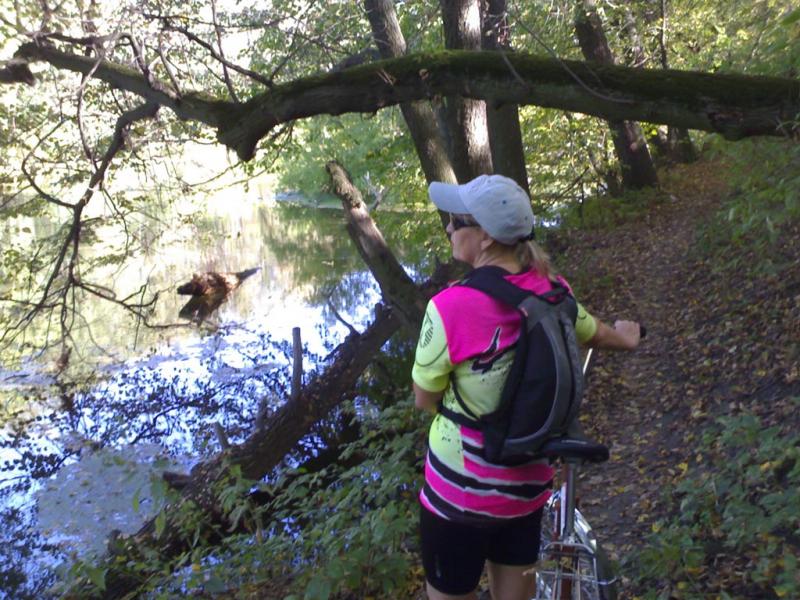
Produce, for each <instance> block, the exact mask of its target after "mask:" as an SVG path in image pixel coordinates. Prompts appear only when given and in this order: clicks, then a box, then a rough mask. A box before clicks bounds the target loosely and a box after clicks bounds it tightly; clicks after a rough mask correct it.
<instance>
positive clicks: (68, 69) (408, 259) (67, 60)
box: [0, 0, 800, 600]
mask: <svg viewBox="0 0 800 600" xmlns="http://www.w3.org/2000/svg"><path fill="white" fill-rule="evenodd" d="M0 6H2V10H0V40H2V45H0V48H2V52H0V84H2V85H0V95H2V103H0V113H1V114H2V119H0V153H2V156H3V165H4V166H3V169H2V170H1V171H0V185H1V187H0V190H1V192H2V193H1V194H0V220H1V224H0V236H2V237H0V239H2V244H1V245H0V522H1V523H2V530H3V534H2V539H3V543H2V544H0V546H2V547H1V548H0V597H8V598H43V597H63V598H94V597H97V598H136V597H142V598H173V597H186V596H195V597H203V598H276V599H277V598H280V599H285V600H289V599H300V598H304V599H308V600H317V599H318V600H325V599H328V598H330V599H342V600H344V599H356V598H358V599H364V600H366V599H368V598H415V599H416V598H419V599H422V598H425V595H424V586H423V579H424V576H423V573H422V566H421V562H420V557H419V542H418V534H417V521H418V512H419V503H418V501H417V494H418V492H419V489H420V487H421V484H422V465H423V460H424V454H425V444H426V433H427V429H428V427H429V426H430V416H429V415H427V414H424V413H422V412H420V411H415V410H414V402H413V394H412V391H411V378H410V373H411V365H412V363H413V355H414V348H415V347H416V342H417V336H418V334H419V330H420V325H421V323H422V318H423V314H424V311H425V307H426V305H427V303H428V301H429V300H430V298H431V297H432V296H433V295H435V294H436V293H437V292H438V291H440V290H441V289H442V288H443V287H444V286H446V285H447V283H448V282H449V281H452V280H454V279H458V278H459V277H460V276H462V275H463V274H464V273H465V272H466V270H465V265H464V264H461V263H458V262H457V261H454V260H453V259H452V256H451V253H450V245H449V243H448V238H447V236H446V235H445V233H444V226H445V225H446V223H447V215H446V214H444V213H441V214H440V213H438V212H437V211H436V210H435V209H434V208H433V206H432V205H431V204H430V202H429V201H428V197H427V192H426V189H427V185H428V184H429V183H430V182H433V181H442V182H449V183H456V182H459V183H464V182H466V181H469V180H471V179H472V178H474V177H476V176H477V175H480V174H484V173H498V174H503V175H506V176H507V177H510V178H512V179H513V180H515V181H516V182H517V183H518V184H519V185H520V186H521V187H522V188H523V189H524V190H525V191H527V192H528V193H529V195H530V198H531V202H532V206H533V210H534V215H535V218H536V225H535V235H536V239H537V240H538V241H539V243H540V244H541V245H542V246H543V247H544V248H545V249H546V250H547V251H548V252H549V253H550V255H551V256H552V258H553V261H554V263H555V265H556V266H557V268H558V271H559V272H560V273H563V274H564V276H565V277H566V278H567V279H569V281H570V282H571V284H572V286H573V288H574V289H575V290H576V293H577V295H579V296H580V298H581V301H582V302H584V303H585V304H586V305H587V306H588V307H590V308H591V310H592V312H593V313H595V314H597V315H599V316H601V317H603V318H604V319H607V320H609V321H610V322H613V319H614V318H616V317H626V318H635V319H636V320H640V321H642V322H643V323H645V324H646V326H647V329H648V336H647V339H646V340H645V341H644V342H643V343H642V345H641V348H640V349H639V351H637V352H636V353H634V354H632V355H629V356H622V355H618V354H613V353H607V354H602V353H601V354H600V356H599V357H597V359H596V362H595V365H594V367H593V370H592V371H591V373H590V374H589V377H588V388H587V395H586V399H585V406H584V411H583V414H582V415H581V421H582V423H583V426H584V428H585V429H586V430H587V432H589V433H590V434H591V435H592V436H593V437H594V438H595V439H600V440H602V441H603V442H604V443H606V444H607V445H608V446H609V447H610V449H611V459H610V460H609V461H608V462H607V463H604V464H603V465H598V466H593V467H592V468H590V469H586V471H585V472H583V473H582V481H581V490H582V493H583V494H584V497H583V498H582V502H581V510H582V511H583V512H584V513H585V514H586V515H587V517H588V519H589V520H590V521H591V523H592V526H593V527H594V529H595V530H596V532H597V535H598V537H599V538H600V540H601V543H602V544H603V546H604V548H605V549H606V552H607V553H608V555H609V556H610V558H611V560H612V562H613V565H614V570H615V572H616V573H618V578H619V583H618V586H617V587H618V591H619V597H620V598H629V599H634V598H648V599H654V600H655V599H664V600H666V599H671V598H676V599H695V598H696V599H701V598H702V599H706V598H720V599H728V598H797V597H800V567H799V566H798V556H800V460H798V458H800V437H798V434H797V431H798V425H800V418H799V417H798V416H797V415H798V414H800V410H798V405H800V319H798V317H797V315H798V310H799V309H800V261H799V260H798V258H799V257H798V251H800V244H798V242H797V240H798V239H800V146H799V145H798V137H800V77H799V74H800V8H797V7H796V6H795V5H793V3H792V2H790V1H788V0H751V1H749V2H743V1H742V0H728V1H726V2H722V1H720V0H629V1H623V2H611V1H608V0H531V1H529V2H513V1H510V0H441V1H440V2H439V3H432V2H420V1H417V0H407V1H404V0H398V1H392V0H364V1H363V2H342V1H331V2H317V1H316V0H284V1H283V2H274V3H273V2H272V1H271V0H260V1H252V0H238V1H236V2H233V1H231V0H188V1H187V0H184V1H181V2H177V1H175V0H144V1H139V2H127V1H125V0H123V1H122V2H108V1H107V0H63V1H62V2H60V3H56V2H54V1H52V0H37V1H36V2H19V1H18V0H14V1H11V0H0ZM193 273H194V275H193ZM259 286H260V287H259ZM184 302H185V304H184ZM181 305H182V306H181ZM189 356H191V358H192V362H191V366H186V365H188V364H189V362H181V360H182V359H183V358H185V357H189ZM484 583H485V582H482V588H481V597H482V598H488V597H489V595H488V592H487V591H486V589H485V588H486V586H485V585H484Z"/></svg>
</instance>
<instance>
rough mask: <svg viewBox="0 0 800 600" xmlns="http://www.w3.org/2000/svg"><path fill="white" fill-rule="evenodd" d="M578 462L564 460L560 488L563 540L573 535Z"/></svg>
mask: <svg viewBox="0 0 800 600" xmlns="http://www.w3.org/2000/svg"><path fill="white" fill-rule="evenodd" d="M578 463H579V461H577V460H575V459H564V470H563V484H562V486H561V511H562V512H561V516H562V523H563V532H564V534H563V536H564V539H569V538H571V537H572V536H573V535H574V533H575V502H576V500H575V498H576V490H575V476H576V472H577V470H578Z"/></svg>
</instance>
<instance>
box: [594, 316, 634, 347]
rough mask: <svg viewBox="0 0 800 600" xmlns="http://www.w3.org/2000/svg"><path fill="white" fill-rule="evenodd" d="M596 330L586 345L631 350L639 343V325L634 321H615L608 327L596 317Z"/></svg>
mask: <svg viewBox="0 0 800 600" xmlns="http://www.w3.org/2000/svg"><path fill="white" fill-rule="evenodd" d="M596 322H597V331H596V332H595V334H594V337H592V338H591V339H590V340H589V341H588V342H586V345H587V346H589V347H590V348H599V349H603V350H633V349H634V348H636V346H638V345H639V340H640V339H641V327H640V325H639V323H637V322H636V321H617V322H615V323H614V327H613V328H612V327H609V326H608V325H606V324H605V323H603V322H602V321H601V320H600V319H596Z"/></svg>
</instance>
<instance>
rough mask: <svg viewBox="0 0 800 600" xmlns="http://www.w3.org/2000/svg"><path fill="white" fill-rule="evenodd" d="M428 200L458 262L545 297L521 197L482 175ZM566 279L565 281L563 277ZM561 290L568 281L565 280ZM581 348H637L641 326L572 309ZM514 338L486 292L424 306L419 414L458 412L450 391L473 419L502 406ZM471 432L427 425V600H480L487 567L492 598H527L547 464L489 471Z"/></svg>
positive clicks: (544, 272)
mask: <svg viewBox="0 0 800 600" xmlns="http://www.w3.org/2000/svg"><path fill="white" fill-rule="evenodd" d="M428 191H429V195H430V198H431V200H432V201H433V203H434V204H435V205H436V206H437V207H438V208H439V209H441V210H443V211H446V212H448V213H450V215H451V218H450V223H449V225H448V226H447V234H448V237H449V238H450V243H451V244H452V248H453V257H454V258H456V259H458V260H461V261H464V262H466V263H467V264H469V265H471V266H472V267H473V268H477V267H482V266H486V265H494V266H495V267H500V268H502V269H504V270H505V271H507V272H508V274H507V275H505V278H506V279H507V280H508V281H510V282H511V283H513V284H515V285H517V286H519V287H521V288H524V289H528V290H531V291H533V292H535V293H537V294H542V293H545V292H547V291H549V290H550V289H551V288H552V282H553V281H554V280H555V279H556V278H555V276H554V275H553V274H552V273H551V270H550V265H549V260H548V257H547V255H546V254H545V253H544V252H543V251H542V250H541V249H540V248H539V247H538V246H537V245H536V244H535V243H533V242H532V241H531V240H532V230H533V212H532V210H531V204H530V199H529V198H528V195H527V193H525V191H524V190H522V188H520V187H519V186H518V185H517V184H516V183H515V182H514V181H513V180H511V179H509V178H507V177H503V176H501V175H481V176H480V177H478V178H476V179H474V180H472V181H470V182H469V183H466V184H464V185H453V184H445V183H439V182H434V183H432V184H431V185H430V188H429V190H428ZM561 281H562V282H563V280H561ZM563 283H566V282H563ZM578 309H579V310H578V318H577V321H576V326H575V331H576V335H577V338H578V341H579V342H581V343H583V344H585V345H588V346H591V347H596V348H608V349H616V350H632V349H634V348H635V347H636V346H637V345H638V343H639V325H638V324H637V323H634V322H632V321H617V322H616V323H615V325H614V328H611V327H609V326H607V325H605V324H603V323H602V322H601V321H599V320H597V319H595V318H594V317H592V316H591V315H590V314H589V313H587V312H586V311H585V310H584V309H583V307H582V306H580V305H579V306H578ZM519 333H520V323H519V315H518V313H517V312H516V311H515V310H514V309H513V308H512V307H509V306H507V305H504V304H502V303H500V302H497V301H495V300H494V299H492V298H490V297H489V296H487V295H485V294H483V293H482V292H480V291H478V290H475V289H472V288H469V287H466V286H453V287H449V288H447V289H445V290H443V291H442V292H440V293H439V294H437V295H436V296H435V297H434V298H433V299H432V300H431V301H430V303H429V304H428V308H427V310H426V314H425V319H424V322H423V325H422V331H421V334H420V340H419V345H418V346H417V352H416V357H415V362H414V369H413V372H412V378H413V380H414V394H415V399H416V406H417V408H420V409H424V410H429V411H436V408H437V406H438V405H439V403H440V402H443V403H444V405H445V406H447V408H449V409H451V410H454V411H456V412H460V413H462V414H463V412H464V411H463V409H462V408H461V407H460V405H459V403H458V402H457V401H456V400H455V398H454V396H453V392H452V389H451V386H450V380H451V378H453V379H454V380H455V381H456V382H457V388H458V390H459V393H460V395H461V397H462V400H463V401H464V402H465V404H466V405H467V408H469V409H470V411H471V412H473V413H474V414H475V415H482V414H486V413H489V412H491V411H492V410H494V409H495V408H496V407H497V404H498V402H499V399H500V393H501V391H502V389H503V383H504V381H505V378H506V375H507V373H508V370H509V367H510V366H511V362H512V360H513V346H514V343H515V342H516V340H517V338H518V336H519ZM482 443H483V438H482V434H481V432H480V431H478V430H474V429H470V428H468V427H465V426H463V425H458V424H456V423H454V422H453V421H451V420H450V419H448V418H446V417H444V416H443V415H442V414H437V415H436V417H435V418H434V420H433V423H432V424H431V429H430V434H429V438H428V444H429V449H428V454H427V457H426V461H425V485H424V487H423V489H422V491H421V492H420V503H421V505H422V506H421V518H420V523H421V526H420V531H421V541H422V559H423V565H424V567H425V577H426V580H427V592H428V597H429V598H430V599H431V600H445V599H464V600H469V599H475V598H477V595H476V588H477V586H478V581H479V579H480V576H481V573H482V571H483V567H484V564H487V567H488V574H489V584H490V587H491V591H492V598H494V599H495V600H517V599H519V600H523V599H525V598H529V597H530V596H531V595H532V594H533V588H534V584H535V580H534V577H533V576H532V575H525V572H526V571H530V569H531V567H532V566H533V564H534V563H535V562H536V559H537V556H538V553H539V548H538V544H539V535H540V528H541V516H542V507H543V506H544V504H545V503H546V502H547V500H548V498H549V496H550V484H551V480H552V478H553V470H552V468H551V467H550V466H549V465H548V464H547V462H546V461H543V460H535V461H532V462H529V463H525V464H522V465H515V466H502V465H495V464H490V463H487V462H486V461H484V460H483V458H482V456H481V448H482Z"/></svg>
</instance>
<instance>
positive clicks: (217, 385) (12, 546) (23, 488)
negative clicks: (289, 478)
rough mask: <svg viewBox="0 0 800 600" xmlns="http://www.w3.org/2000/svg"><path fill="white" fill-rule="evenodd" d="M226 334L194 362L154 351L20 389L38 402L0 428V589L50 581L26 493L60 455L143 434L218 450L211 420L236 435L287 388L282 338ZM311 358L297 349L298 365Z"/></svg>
mask: <svg viewBox="0 0 800 600" xmlns="http://www.w3.org/2000/svg"><path fill="white" fill-rule="evenodd" d="M231 344H232V342H231V340H230V339H227V340H226V339H225V332H222V333H220V334H218V335H216V336H213V337H212V339H210V340H209V342H208V344H206V346H205V352H204V355H203V356H202V357H200V358H199V359H197V360H196V361H195V362H189V361H187V362H186V363H185V364H184V365H180V364H175V363H173V365H170V364H169V362H168V361H169V360H175V357H166V358H163V359H161V360H160V362H159V361H157V360H155V359H153V360H151V361H149V363H148V362H145V363H144V364H142V365H139V366H136V365H134V366H132V367H130V368H128V369H126V370H125V371H122V372H120V373H118V374H116V375H114V376H112V377H109V378H108V379H107V380H104V381H100V382H94V383H93V384H92V385H91V386H89V385H86V386H80V387H78V386H74V385H66V384H62V385H61V386H60V389H58V388H56V389H50V390H42V391H40V392H38V397H34V396H35V394H30V395H29V396H28V400H29V402H30V405H31V406H33V405H38V406H42V407H45V408H43V409H42V412H41V413H40V414H39V415H37V416H31V415H30V413H26V414H23V413H21V412H20V413H18V414H17V415H16V416H15V418H14V419H13V421H11V422H9V423H8V426H7V429H6V430H5V431H0V456H3V457H7V458H5V460H4V462H3V463H2V473H0V527H2V533H0V589H2V590H3V591H4V592H5V593H6V594H8V596H9V597H13V598H40V597H42V596H43V590H44V589H45V587H46V586H47V585H49V584H50V583H52V577H53V576H52V574H47V572H46V569H44V568H41V567H40V566H39V565H36V566H34V563H33V562H32V560H33V559H34V558H35V557H36V555H37V554H39V555H41V554H46V555H47V556H48V557H51V558H49V559H48V560H47V562H45V563H44V565H46V566H52V564H53V560H54V559H56V558H57V559H58V560H61V559H63V558H64V556H63V553H62V552H61V551H60V550H59V549H57V548H54V547H52V546H48V545H47V544H46V540H44V539H43V538H42V537H41V535H40V534H39V533H38V532H37V531H35V530H34V529H32V527H31V524H32V519H33V514H32V509H33V507H32V503H33V500H32V499H33V493H34V492H35V490H36V489H37V488H38V487H39V486H40V482H43V481H45V480H46V479H47V478H49V477H51V476H53V475H54V474H55V473H56V472H57V471H58V470H59V468H60V467H61V466H62V465H64V464H65V463H70V462H72V461H74V460H78V459H79V458H80V457H81V455H83V454H84V453H88V452H92V451H93V450H96V449H99V448H106V447H109V448H113V447H126V446H128V445H130V444H139V443H145V442H151V443H156V444H160V445H162V446H164V448H165V450H166V452H167V453H168V454H169V455H170V456H176V457H183V458H186V457H190V458H191V459H192V460H196V459H199V458H201V457H204V456H209V455H211V454H213V453H215V452H218V451H219V440H218V439H217V438H216V436H215V434H214V427H213V425H214V424H215V423H219V424H220V425H221V426H222V427H223V429H224V430H225V433H226V434H227V437H228V438H229V440H230V441H231V442H232V443H237V442H240V441H242V440H244V438H245V437H246V436H247V435H249V433H250V432H251V430H252V428H253V424H254V421H255V418H256V415H257V412H258V411H259V409H260V408H264V409H266V410H267V411H269V410H274V409H275V408H276V407H277V405H278V404H279V403H281V402H282V401H283V400H282V399H283V398H286V397H287V396H288V387H289V385H290V384H289V367H288V364H289V361H290V356H291V348H290V347H289V345H288V344H287V343H285V342H283V341H276V340H273V339H272V338H270V337H269V335H268V334H255V333H251V334H250V337H249V338H248V343H246V344H244V345H242V346H240V347H238V348H236V350H237V354H236V355H235V357H232V355H231V351H230V348H231ZM319 361H320V357H318V356H314V355H310V354H306V355H305V364H306V365H309V366H310V365H314V364H316V363H319ZM229 362H231V363H232V364H237V365H241V364H243V366H237V367H235V368H234V367H231V366H230V365H229V364H228V363H229ZM312 373H313V371H311V369H309V373H308V376H310V375H311V374H312ZM46 394H47V396H46ZM65 398H67V399H68V400H67V401H65ZM265 398H266V399H269V401H268V402H265V403H262V399H265ZM109 485H112V483H109ZM79 503H80V499H75V504H76V506H79V505H80V504H79ZM67 518H69V516H68V515H65V519H67ZM108 533H109V532H105V534H108Z"/></svg>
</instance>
